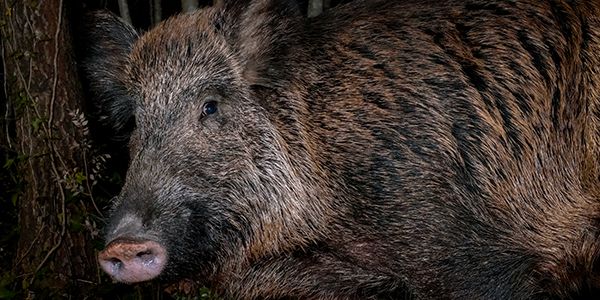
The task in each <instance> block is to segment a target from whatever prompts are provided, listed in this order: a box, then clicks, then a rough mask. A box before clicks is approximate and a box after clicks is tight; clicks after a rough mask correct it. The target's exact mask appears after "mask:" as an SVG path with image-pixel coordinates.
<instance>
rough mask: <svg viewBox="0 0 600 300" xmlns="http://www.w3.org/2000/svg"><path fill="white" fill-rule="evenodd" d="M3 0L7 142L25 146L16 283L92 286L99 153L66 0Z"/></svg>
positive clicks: (29, 294)
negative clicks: (94, 164)
mask: <svg viewBox="0 0 600 300" xmlns="http://www.w3.org/2000/svg"><path fill="white" fill-rule="evenodd" d="M0 1H1V2H0V9H1V12H2V14H1V18H2V20H0V21H1V24H2V26H0V28H1V33H2V48H3V52H2V53H3V55H2V58H3V62H4V64H5V68H6V74H5V75H6V78H5V80H6V82H5V88H6V93H7V101H8V106H7V107H8V110H9V111H10V112H12V115H13V116H14V120H13V121H12V123H11V124H12V126H14V133H13V135H14V136H12V137H11V136H3V138H4V139H5V140H4V141H2V143H5V142H6V144H8V145H9V147H10V148H11V150H12V151H14V152H15V153H17V154H18V156H19V158H20V159H19V160H18V166H17V168H18V172H19V173H18V174H19V176H21V178H22V179H23V180H24V182H25V187H24V190H23V191H22V194H21V195H20V197H19V198H18V210H19V211H18V223H19V241H18V245H17V255H16V258H15V260H14V262H13V275H14V278H15V279H16V280H15V285H16V286H19V287H22V288H23V289H24V292H23V293H24V295H21V296H22V297H24V298H25V297H26V298H33V297H37V298H46V297H52V298H55V297H59V296H60V297H62V296H64V295H65V294H69V295H82V294H87V291H88V290H89V289H90V288H94V287H95V284H96V282H97V281H98V280H99V279H98V275H97V274H98V270H97V264H96V258H95V253H94V252H95V251H94V249H93V248H92V247H91V246H90V245H92V243H91V241H92V238H94V236H93V235H94V234H95V233H94V232H95V231H96V230H95V225H93V224H94V222H93V220H92V219H90V214H89V213H88V212H93V211H94V210H93V209H90V208H91V207H93V205H92V203H93V201H92V198H91V188H90V186H91V185H92V182H91V180H90V176H89V171H90V170H91V169H92V168H91V167H90V166H89V165H90V164H91V161H92V158H91V155H90V149H91V148H90V147H89V142H87V141H86V140H87V128H86V126H87V125H86V124H87V122H86V121H85V119H83V117H82V115H81V113H80V112H81V111H83V110H82V109H81V107H82V103H81V101H82V99H83V97H82V92H81V87H80V84H79V81H78V77H77V72H76V69H75V63H74V57H73V56H74V55H73V51H72V47H71V37H70V33H69V26H68V24H67V23H68V20H67V19H66V17H65V10H64V9H63V6H64V4H63V1H62V0H46V1H41V0H28V1H23V0H19V1H9V0H0ZM5 121H6V120H5ZM9 139H10V142H11V143H10V144H9V143H8V140H9Z"/></svg>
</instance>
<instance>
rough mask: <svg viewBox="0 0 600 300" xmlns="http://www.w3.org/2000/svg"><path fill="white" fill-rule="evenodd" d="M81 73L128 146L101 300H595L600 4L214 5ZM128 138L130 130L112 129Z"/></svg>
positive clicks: (121, 37)
mask: <svg viewBox="0 0 600 300" xmlns="http://www.w3.org/2000/svg"><path fill="white" fill-rule="evenodd" d="M94 24H95V25H94V26H93V29H92V31H91V33H90V34H91V38H92V40H94V41H95V44H94V45H92V48H91V51H90V55H89V58H88V59H87V62H86V67H85V68H86V72H87V75H88V77H89V79H90V81H91V82H92V85H91V90H92V92H93V93H94V94H95V95H97V97H95V100H94V101H95V105H96V107H97V109H98V113H99V115H101V117H102V119H103V120H104V121H105V122H107V123H110V124H113V126H114V128H115V129H116V132H120V133H123V132H125V131H124V130H123V128H125V127H126V126H124V124H127V123H128V122H134V123H135V128H134V129H133V130H131V131H130V132H125V133H124V134H127V136H128V137H129V148H130V157H131V161H130V166H129V169H128V173H127V177H126V182H125V184H124V186H123V189H122V191H121V193H120V194H119V196H118V197H116V200H115V203H114V207H113V209H112V214H111V220H110V222H109V225H108V227H107V229H106V232H107V234H106V240H107V246H106V249H105V250H104V251H102V252H101V253H100V254H99V261H100V264H101V266H102V268H103V269H104V270H105V271H106V272H108V274H110V275H111V276H112V277H113V278H114V279H116V280H117V281H122V282H127V283H133V282H140V281H146V280H151V279H154V278H161V279H165V280H172V279H178V278H193V279H195V280H199V281H201V282H203V283H205V284H207V285H209V286H211V287H213V288H214V289H215V290H217V291H219V292H220V293H221V294H223V295H224V296H226V297H230V298H233V299H257V298H258V299H279V298H299V299H317V298H318V299H366V298H393V299H398V298H402V297H414V298H418V299H433V298H444V299H547V298H549V299H553V298H572V297H585V296H589V295H592V293H594V292H596V291H598V288H599V287H600V277H598V276H599V275H600V274H599V270H600V269H599V265H598V264H599V263H598V256H599V254H600V227H599V220H600V185H599V180H600V177H599V175H600V172H599V167H600V165H599V158H600V156H599V154H600V150H599V145H600V129H599V128H600V127H599V126H600V107H599V105H600V2H599V1H595V0H581V1H567V0H551V1H550V0H548V1H542V0H515V1H500V0H490V1H488V0H470V1H453V0H448V1H428V0H406V1H388V0H372V1H360V0H357V1H354V2H352V3H349V4H346V5H342V6H339V7H336V8H334V9H332V10H330V11H328V12H326V13H324V14H322V15H320V16H318V17H316V18H310V19H308V18H305V17H303V16H302V15H301V13H300V10H299V8H298V7H297V5H296V3H295V2H294V1H285V0H279V1H278V0H255V1H222V2H219V3H217V4H216V5H215V6H213V7H210V8H205V9H202V10H200V11H198V12H196V13H192V14H184V15H179V16H176V17H173V18H171V19H168V20H167V21H165V22H163V23H161V24H160V25H158V26H156V27H155V28H154V29H152V30H150V31H148V32H147V33H144V34H140V33H138V32H136V31H135V30H134V29H132V28H131V27H130V26H128V25H126V24H124V23H123V22H121V21H120V20H118V19H117V18H116V17H113V16H111V15H107V14H96V15H95V23H94ZM133 120H134V121H133Z"/></svg>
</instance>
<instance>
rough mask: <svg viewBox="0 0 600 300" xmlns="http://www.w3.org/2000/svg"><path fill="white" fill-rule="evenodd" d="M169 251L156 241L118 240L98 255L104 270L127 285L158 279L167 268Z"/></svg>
mask: <svg viewBox="0 0 600 300" xmlns="http://www.w3.org/2000/svg"><path fill="white" fill-rule="evenodd" d="M166 260H167V251H166V250H165V248H164V247H163V246H161V245H160V244H159V243H157V242H154V241H148V240H144V241H138V240H126V239H117V240H114V241H112V242H111V243H109V244H108V246H107V247H106V249H104V251H102V252H100V254H99V255H98V261H99V262H100V266H102V269H104V271H106V273H108V274H109V275H110V276H112V277H113V278H114V279H115V280H117V281H120V282H126V283H134V282H140V281H146V280H150V279H153V278H155V277H157V276H158V275H159V274H160V273H161V272H162V270H163V269H164V267H165V264H166Z"/></svg>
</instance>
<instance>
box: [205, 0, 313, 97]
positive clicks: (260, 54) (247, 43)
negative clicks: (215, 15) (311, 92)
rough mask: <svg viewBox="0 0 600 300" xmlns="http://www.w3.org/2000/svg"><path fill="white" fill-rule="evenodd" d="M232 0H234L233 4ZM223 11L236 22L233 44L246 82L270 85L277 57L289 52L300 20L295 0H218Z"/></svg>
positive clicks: (275, 76)
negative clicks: (237, 52)
mask: <svg viewBox="0 0 600 300" xmlns="http://www.w3.org/2000/svg"><path fill="white" fill-rule="evenodd" d="M234 2H235V3H234ZM217 5H221V6H223V8H224V10H225V14H226V15H229V16H234V18H236V19H237V20H236V22H235V23H237V24H236V25H237V26H236V27H237V28H235V29H236V31H237V35H236V37H235V40H236V41H235V42H234V44H235V45H236V47H237V49H238V51H239V53H240V54H241V55H240V56H241V62H242V65H243V66H244V77H245V78H246V80H248V82H249V83H250V84H253V85H264V86H270V85H272V84H273V82H271V81H270V79H269V78H280V76H278V75H279V74H273V72H277V70H285V68H279V67H277V66H276V64H278V63H281V62H280V61H277V60H276V58H277V57H283V56H284V55H286V54H287V52H289V47H287V45H290V44H292V43H293V40H294V39H295V38H296V35H295V34H294V32H297V30H298V29H299V28H298V26H299V25H300V24H299V22H300V21H301V20H302V11H301V9H300V7H299V6H298V3H297V2H296V1H295V0H241V1H240V0H237V1H231V0H221V1H218V2H217Z"/></svg>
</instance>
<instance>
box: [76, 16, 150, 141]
mask: <svg viewBox="0 0 600 300" xmlns="http://www.w3.org/2000/svg"><path fill="white" fill-rule="evenodd" d="M87 19H88V20H90V21H91V22H89V23H88V25H86V27H87V28H86V29H85V34H87V37H86V38H85V41H86V42H85V54H83V57H82V64H83V72H84V74H85V77H86V78H85V79H86V83H87V85H88V89H89V91H90V92H91V98H92V101H93V103H92V105H91V108H90V109H91V110H92V115H93V116H95V117H96V119H97V120H98V121H99V122H100V123H102V124H104V125H109V126H110V127H112V128H113V129H114V130H115V132H114V136H116V137H118V138H123V137H124V138H127V137H125V136H122V135H127V134H128V132H125V131H128V127H130V126H129V125H131V121H132V119H133V110H134V103H133V100H132V99H131V97H130V96H129V94H128V92H127V88H126V87H125V84H124V80H123V78H124V75H125V70H124V66H125V65H126V64H127V61H128V56H129V53H130V52H131V49H132V46H133V43H134V42H135V41H136V40H137V39H138V33H137V32H136V31H135V29H133V27H131V26H130V25H129V24H127V23H125V22H124V21H123V20H121V19H120V18H118V17H117V16H115V15H114V14H112V13H109V12H94V13H91V14H90V15H89V16H88V18H87Z"/></svg>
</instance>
